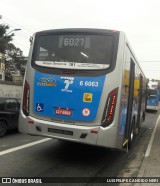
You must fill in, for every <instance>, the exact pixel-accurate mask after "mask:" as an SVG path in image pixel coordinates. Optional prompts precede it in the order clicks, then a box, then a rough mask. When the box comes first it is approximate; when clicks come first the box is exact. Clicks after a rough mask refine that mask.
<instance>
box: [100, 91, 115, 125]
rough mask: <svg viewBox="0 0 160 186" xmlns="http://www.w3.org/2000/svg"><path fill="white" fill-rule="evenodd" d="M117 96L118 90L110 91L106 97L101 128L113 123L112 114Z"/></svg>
mask: <svg viewBox="0 0 160 186" xmlns="http://www.w3.org/2000/svg"><path fill="white" fill-rule="evenodd" d="M117 95H118V88H116V89H114V90H112V91H111V92H110V93H109V95H108V98H107V102H106V106H105V109H104V113H103V117H102V126H103V127H107V126H109V125H110V124H111V123H112V122H113V119H114V113H115V109H116V102H117Z"/></svg>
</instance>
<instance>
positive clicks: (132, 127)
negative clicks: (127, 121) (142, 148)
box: [128, 119, 135, 149]
mask: <svg viewBox="0 0 160 186" xmlns="http://www.w3.org/2000/svg"><path fill="white" fill-rule="evenodd" d="M134 130H135V121H134V119H133V120H132V125H131V129H130V132H129V141H128V148H129V149H130V148H131V147H132V144H133V140H134V136H135V131H134Z"/></svg>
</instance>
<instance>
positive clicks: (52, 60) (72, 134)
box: [19, 28, 147, 149]
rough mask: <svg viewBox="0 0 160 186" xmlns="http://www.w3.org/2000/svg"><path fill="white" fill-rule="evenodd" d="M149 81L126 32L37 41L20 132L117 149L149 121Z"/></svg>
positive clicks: (71, 32)
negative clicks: (146, 111)
mask: <svg viewBox="0 0 160 186" xmlns="http://www.w3.org/2000/svg"><path fill="white" fill-rule="evenodd" d="M146 84H147V79H146V77H145V75H144V73H143V71H142V69H141V67H140V65H139V63H138V61H137V59H136V56H135V54H134V52H133V50H132V48H131V46H130V44H129V41H128V40H127V37H126V35H125V34H124V32H121V31H115V30H105V29H78V28H77V29H58V30H48V31H41V32H37V33H35V34H34V36H33V42H32V44H31V47H30V53H29V57H28V62H27V68H26V73H25V77H24V86H23V87H24V88H23V90H24V91H23V104H22V105H21V111H20V120H19V131H20V132H22V133H27V134H30V135H37V136H45V137H50V138H56V139H61V140H68V141H72V142H80V143H85V144H90V145H96V146H103V147H109V148H115V149H122V148H124V147H131V144H132V142H133V139H134V137H135V135H136V134H137V132H138V131H139V130H140V127H141V125H142V123H141V122H142V121H143V120H144V119H145V109H146Z"/></svg>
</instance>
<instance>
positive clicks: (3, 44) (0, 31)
mask: <svg viewBox="0 0 160 186" xmlns="http://www.w3.org/2000/svg"><path fill="white" fill-rule="evenodd" d="M8 29H9V26H8V25H3V24H1V25H0V52H1V53H5V51H6V48H7V46H8V43H9V42H10V41H12V40H13V36H14V33H12V34H10V35H9V34H7V30H8Z"/></svg>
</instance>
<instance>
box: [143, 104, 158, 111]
mask: <svg viewBox="0 0 160 186" xmlns="http://www.w3.org/2000/svg"><path fill="white" fill-rule="evenodd" d="M146 109H147V110H156V111H157V110H158V106H148V105H147V108H146Z"/></svg>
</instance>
